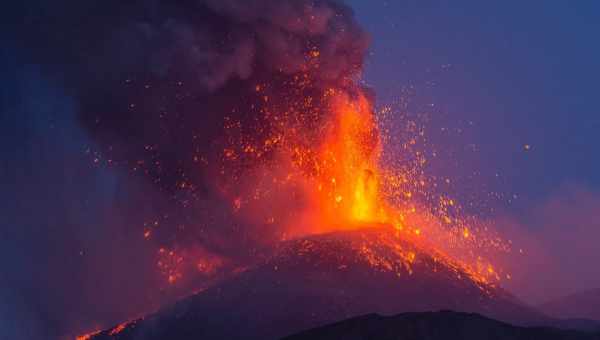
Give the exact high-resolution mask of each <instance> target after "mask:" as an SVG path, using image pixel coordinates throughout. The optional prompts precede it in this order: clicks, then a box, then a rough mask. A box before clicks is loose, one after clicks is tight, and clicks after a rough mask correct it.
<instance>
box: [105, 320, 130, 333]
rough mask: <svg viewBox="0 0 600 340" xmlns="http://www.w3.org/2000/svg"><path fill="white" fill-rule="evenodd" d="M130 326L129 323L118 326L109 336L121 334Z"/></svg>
mask: <svg viewBox="0 0 600 340" xmlns="http://www.w3.org/2000/svg"><path fill="white" fill-rule="evenodd" d="M128 324H129V322H124V323H122V324H119V325H117V326H116V327H115V328H113V329H111V330H110V332H109V333H108V335H110V336H114V335H117V334H119V333H121V332H122V331H123V330H124V329H125V328H126V327H127V325H128Z"/></svg>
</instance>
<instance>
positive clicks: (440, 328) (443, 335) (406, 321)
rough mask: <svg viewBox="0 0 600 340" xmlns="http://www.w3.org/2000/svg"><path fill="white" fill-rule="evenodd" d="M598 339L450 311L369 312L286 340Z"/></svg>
mask: <svg viewBox="0 0 600 340" xmlns="http://www.w3.org/2000/svg"><path fill="white" fill-rule="evenodd" d="M309 339H310V340H321V339H323V340H325V339H327V340H333V339H344V340H367V339H377V340H422V339H428V340H438V339H439V340H480V339H494V340H504V339H506V340H533V339H540V340H595V339H600V333H588V332H581V331H574V330H560V329H556V328H547V327H529V328H528V327H518V326H513V325H510V324H507V323H504V322H500V321H496V320H493V319H489V318H486V317H483V316H481V315H478V314H467V313H457V312H451V311H441V312H426V313H405V314H399V315H396V316H389V317H384V316H380V315H376V314H370V315H365V316H360V317H356V318H352V319H349V320H344V321H341V322H338V323H335V324H331V325H327V326H323V327H319V328H316V329H312V330H308V331H304V332H301V333H298V334H296V335H292V336H289V337H286V338H285V339H284V340H309Z"/></svg>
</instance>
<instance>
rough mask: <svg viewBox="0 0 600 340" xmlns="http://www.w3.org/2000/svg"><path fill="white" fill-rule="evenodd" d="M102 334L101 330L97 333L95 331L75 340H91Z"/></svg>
mask: <svg viewBox="0 0 600 340" xmlns="http://www.w3.org/2000/svg"><path fill="white" fill-rule="evenodd" d="M100 332H101V331H100V330H97V331H93V332H90V333H87V334H83V335H80V336H78V337H76V338H75V340H90V339H91V338H92V337H93V336H95V335H97V334H99V333H100Z"/></svg>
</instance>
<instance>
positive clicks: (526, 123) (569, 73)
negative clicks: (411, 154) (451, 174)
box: [349, 0, 600, 210]
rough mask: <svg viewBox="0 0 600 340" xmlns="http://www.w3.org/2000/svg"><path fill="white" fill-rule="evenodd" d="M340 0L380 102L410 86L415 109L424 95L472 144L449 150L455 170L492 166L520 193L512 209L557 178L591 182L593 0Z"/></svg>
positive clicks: (596, 67) (597, 141) (599, 127)
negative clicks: (361, 37)
mask: <svg viewBox="0 0 600 340" xmlns="http://www.w3.org/2000/svg"><path fill="white" fill-rule="evenodd" d="M349 3H350V4H351V5H352V6H353V8H354V9H355V12H356V15H357V17H358V19H359V21H360V22H361V23H362V24H363V25H364V26H365V27H366V29H367V31H369V32H370V33H371V35H372V37H373V40H372V55H371V56H370V59H369V65H368V68H367V71H366V79H367V80H368V82H369V83H370V85H372V86H373V87H374V88H375V89H376V91H377V94H378V99H379V102H380V104H381V103H384V104H385V103H388V102H390V101H392V100H393V99H395V98H397V97H398V94H399V93H401V90H402V89H403V88H405V87H408V86H414V88H415V93H416V94H415V95H414V99H413V101H414V103H415V107H416V108H417V110H420V109H422V108H425V107H426V106H427V105H428V104H433V105H434V107H435V108H434V109H431V108H429V109H426V108H425V109H424V110H425V111H429V112H431V114H432V116H433V118H432V120H433V121H434V123H435V124H438V125H440V126H447V127H450V128H452V127H462V128H464V133H463V136H462V137H461V139H459V140H458V142H459V143H460V142H462V143H463V144H464V145H466V144H469V143H474V144H476V146H477V150H478V151H477V152H475V153H474V152H466V151H465V152H462V153H460V154H458V155H457V157H458V158H459V159H460V161H461V162H464V163H463V165H465V168H468V167H476V168H477V169H479V170H480V171H481V172H482V173H483V176H495V174H496V173H498V174H499V175H500V176H501V177H502V181H501V182H497V183H492V182H493V180H492V181H490V183H488V184H489V185H492V186H494V185H495V186H498V185H500V186H502V188H501V189H502V190H506V191H510V192H511V194H512V193H516V194H518V195H519V197H520V198H521V199H520V200H517V201H515V202H514V204H513V209H517V210H524V209H528V208H529V207H530V205H531V204H535V203H536V202H538V201H539V200H540V199H544V198H545V197H546V196H547V195H550V194H552V193H553V192H554V191H555V190H556V189H557V188H558V187H559V186H561V185H562V184H564V183H577V184H579V185H582V186H585V187H586V188H588V189H590V190H594V191H596V190H598V189H600V158H599V157H597V154H598V153H597V148H598V146H599V145H600V138H599V137H598V132H599V131H600V114H599V112H598V110H599V109H598V94H599V87H598V80H599V79H600V46H599V45H598V44H597V43H596V41H597V37H598V34H599V33H600V21H599V20H598V19H599V17H600V4H598V3H596V2H592V1H580V2H566V1H546V2H544V3H543V5H542V4H541V3H535V2H526V3H523V2H522V1H502V2H493V3H489V2H485V3H484V2H479V1H468V2H458V3H457V2H455V1H363V0H350V1H349ZM432 84H434V85H432ZM470 122H471V123H470ZM430 137H431V138H433V139H435V140H436V141H440V140H443V138H444V137H442V136H441V134H440V133H438V130H436V129H433V128H432V129H431V136H430ZM438 138H440V139H438ZM525 144H529V145H530V146H531V150H530V152H524V145H525ZM463 158H464V159H463ZM495 189H496V190H500V189H499V188H497V187H496V188H495Z"/></svg>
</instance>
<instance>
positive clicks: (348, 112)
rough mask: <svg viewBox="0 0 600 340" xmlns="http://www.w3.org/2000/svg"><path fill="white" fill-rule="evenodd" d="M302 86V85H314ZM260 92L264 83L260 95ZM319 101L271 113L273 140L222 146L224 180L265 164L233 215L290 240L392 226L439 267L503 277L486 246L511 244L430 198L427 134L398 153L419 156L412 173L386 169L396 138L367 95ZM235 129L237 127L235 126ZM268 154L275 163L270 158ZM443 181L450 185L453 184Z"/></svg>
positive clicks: (335, 91)
mask: <svg viewBox="0 0 600 340" xmlns="http://www.w3.org/2000/svg"><path fill="white" fill-rule="evenodd" d="M297 80H298V85H299V86H300V87H301V88H302V87H303V86H304V84H305V82H309V81H310V80H309V79H306V78H302V77H298V79H297ZM262 89H263V85H257V91H262ZM320 96H321V97H320V98H315V97H312V96H308V97H305V98H303V99H302V100H300V102H298V103H291V104H286V106H284V107H283V109H282V110H283V111H280V108H279V107H275V108H273V110H272V111H271V110H270V109H265V110H264V112H263V114H264V116H265V117H264V118H265V122H266V124H267V125H270V128H271V130H272V131H271V132H270V134H267V135H266V136H265V137H264V138H263V139H259V140H254V139H253V138H243V139H242V140H233V142H232V145H228V146H227V147H225V148H224V151H223V155H224V160H225V161H226V162H230V163H227V165H226V166H224V168H223V170H222V173H223V174H227V171H228V170H229V169H232V168H235V164H237V163H236V162H239V161H240V159H242V158H245V157H250V158H251V159H254V160H258V162H257V163H258V164H260V166H258V167H257V169H255V170H253V171H254V172H251V173H250V174H248V175H247V176H245V177H240V178H242V183H243V186H241V185H239V184H237V183H236V184H233V185H231V187H234V188H235V189H234V190H232V192H231V193H230V194H231V196H230V197H229V199H230V200H231V202H232V212H234V213H236V214H240V215H241V216H243V217H248V218H250V219H253V220H255V221H256V223H260V224H263V225H273V224H276V225H278V226H281V227H283V228H284V232H285V233H284V236H283V237H282V238H284V239H287V238H295V237H302V236H305V235H307V234H316V233H326V232H332V231H338V230H353V229H360V228H364V227H373V226H386V225H387V226H390V225H391V226H393V227H394V229H395V230H396V232H397V233H398V235H399V237H400V238H402V239H404V240H409V241H410V242H415V243H420V244H427V245H428V246H429V247H430V248H432V249H435V251H436V252H437V253H438V254H443V255H439V256H438V260H440V261H444V262H447V263H448V265H450V266H452V267H456V268H461V270H462V271H463V272H465V273H469V277H471V278H473V280H477V281H478V282H481V283H491V282H492V281H493V280H494V279H495V278H496V277H499V275H498V274H497V273H496V271H495V270H493V271H490V270H488V266H490V267H491V264H489V262H488V261H487V260H485V259H482V258H481V257H480V256H478V255H477V254H478V252H479V249H483V248H485V249H488V248H498V249H501V250H504V247H505V245H504V244H503V243H502V242H497V241H496V240H494V239H493V238H492V237H490V236H489V235H487V233H488V232H487V231H486V230H485V228H479V229H478V228H476V227H475V228H474V227H473V226H472V225H469V226H468V227H467V224H466V222H464V221H463V219H461V217H460V215H457V214H456V212H457V211H458V209H459V208H460V206H459V205H458V204H457V203H456V202H455V201H454V200H453V199H451V198H448V197H445V196H441V195H440V196H437V195H436V194H433V193H432V191H433V188H434V187H435V186H436V185H437V184H436V180H435V179H432V178H427V177H425V175H424V171H423V168H424V166H425V165H426V164H427V159H426V158H425V155H424V154H423V152H422V151H420V150H415V145H416V144H417V138H419V137H418V136H422V135H423V131H422V130H419V129H418V128H417V127H416V126H414V125H410V124H409V132H410V134H411V135H414V137H411V138H410V139H408V141H406V142H405V143H404V144H400V145H397V146H396V147H397V150H403V151H404V152H406V153H407V154H409V156H411V157H412V158H413V159H414V160H413V161H412V163H411V164H409V165H410V166H407V164H399V165H398V166H394V164H392V165H390V164H384V162H383V161H382V155H383V144H384V142H385V141H386V138H389V136H386V135H385V134H384V133H382V131H380V129H381V127H380V124H379V123H380V122H379V121H378V120H377V119H376V118H377V115H376V113H375V111H374V109H373V107H372V103H371V101H370V100H369V99H368V98H367V96H366V93H365V92H364V91H363V90H362V89H353V90H348V89H341V88H326V89H324V90H323V92H322V93H321V94H320ZM294 98H297V97H294ZM290 107H291V108H290ZM286 110H287V111H286ZM315 112H316V113H315ZM315 122H316V123H317V124H315ZM230 126H231V128H232V129H237V128H239V124H236V123H231V124H230ZM384 131H385V130H384ZM270 153H271V154H273V155H274V156H273V157H272V160H271V159H270V160H265V158H264V157H265V156H264V155H266V154H270ZM242 155H243V156H242ZM227 180H229V177H227ZM437 182H438V183H439V184H444V185H447V184H449V183H451V180H450V179H449V178H445V177H443V178H439V179H438V180H437ZM240 187H241V188H242V190H239V189H237V188H240ZM290 197H294V199H290ZM436 202H437V203H436ZM469 224H471V223H469ZM365 254H366V253H365ZM409 257H410V256H409ZM503 276H504V275H503Z"/></svg>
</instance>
